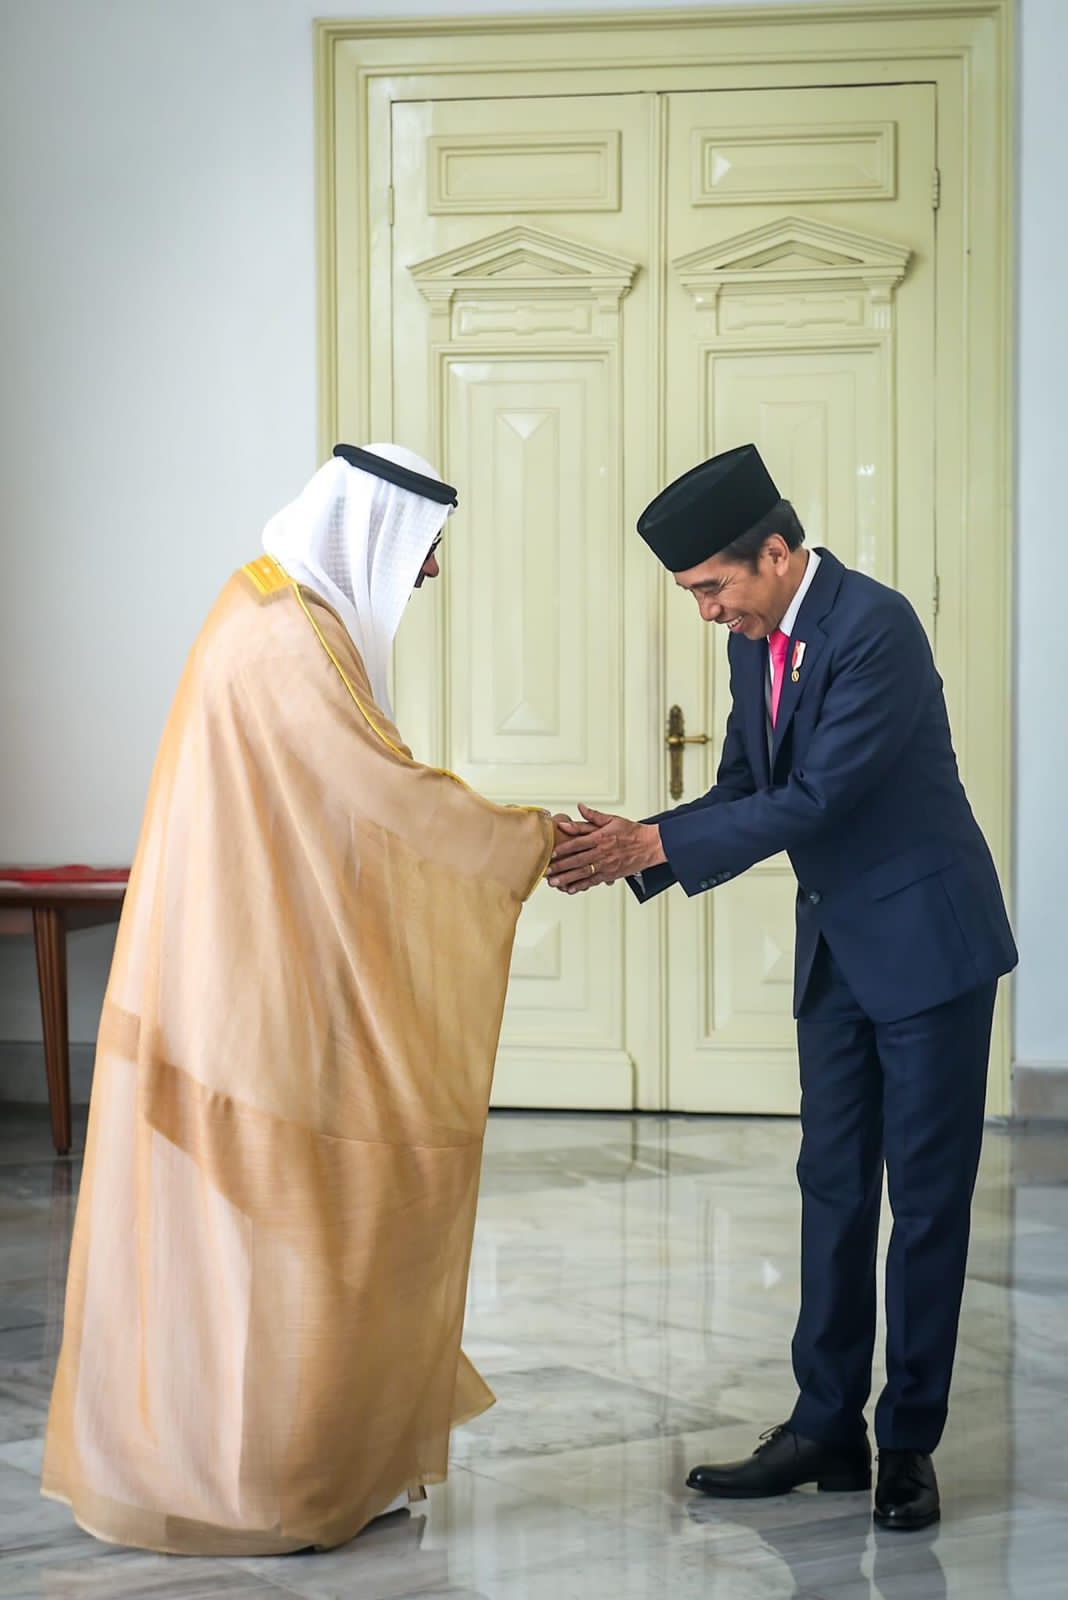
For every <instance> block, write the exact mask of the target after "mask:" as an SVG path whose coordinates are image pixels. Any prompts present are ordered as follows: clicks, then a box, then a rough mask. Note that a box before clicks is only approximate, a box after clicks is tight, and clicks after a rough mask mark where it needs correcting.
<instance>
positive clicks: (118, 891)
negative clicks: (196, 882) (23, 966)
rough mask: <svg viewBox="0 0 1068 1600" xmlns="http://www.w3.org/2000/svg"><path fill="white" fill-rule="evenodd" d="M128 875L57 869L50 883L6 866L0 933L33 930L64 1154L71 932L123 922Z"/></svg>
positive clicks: (57, 1135) (55, 1125)
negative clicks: (10, 875) (102, 876)
mask: <svg viewBox="0 0 1068 1600" xmlns="http://www.w3.org/2000/svg"><path fill="white" fill-rule="evenodd" d="M60 870H62V869H60ZM71 871H72V872H75V873H76V872H77V869H73V868H72V869H71ZM127 876H128V874H126V873H125V872H119V871H116V872H114V873H111V874H109V875H108V877H107V881H100V880H99V879H93V878H88V877H84V876H75V877H72V878H71V879H70V880H69V881H65V880H63V878H62V877H61V875H60V871H57V872H56V873H55V874H52V875H50V877H49V880H48V881H32V882H27V881H16V880H14V879H7V878H5V877H4V869H3V868H0V934H5V933H12V934H18V933H21V934H28V933H32V934H33V942H34V948H35V950H36V952H37V982H38V986H39V988H40V995H41V1025H42V1030H43V1033H44V1052H45V1073H46V1075H47V1078H48V1108H49V1112H50V1114H51V1118H52V1142H53V1143H54V1145H55V1147H56V1151H57V1152H58V1154H59V1155H66V1154H67V1152H68V1151H69V1150H70V1146H71V1124H70V1035H69V1031H68V1021H67V934H68V933H70V932H72V931H73V930H75V929H77V928H96V927H99V926H100V925H101V924H103V923H108V922H118V920H119V917H120V915H121V913H122V902H123V897H124V895H125V893H126V881H125V880H126V877H127Z"/></svg>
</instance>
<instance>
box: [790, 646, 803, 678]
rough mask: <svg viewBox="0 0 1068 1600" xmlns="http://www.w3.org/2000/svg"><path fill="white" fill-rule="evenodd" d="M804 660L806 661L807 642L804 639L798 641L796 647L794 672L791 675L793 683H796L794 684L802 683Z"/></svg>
mask: <svg viewBox="0 0 1068 1600" xmlns="http://www.w3.org/2000/svg"><path fill="white" fill-rule="evenodd" d="M804 659H805V641H804V639H798V641H797V643H796V644H795V645H794V660H793V670H792V672H791V673H790V678H791V681H792V682H794V683H798V682H800V679H801V663H802V661H804Z"/></svg>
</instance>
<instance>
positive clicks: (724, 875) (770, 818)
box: [660, 599, 937, 895]
mask: <svg viewBox="0 0 1068 1600" xmlns="http://www.w3.org/2000/svg"><path fill="white" fill-rule="evenodd" d="M933 681H937V673H936V672H935V669H934V663H933V660H932V657H931V649H930V645H929V644H928V642H927V636H926V634H925V633H924V632H923V629H922V627H921V625H920V622H919V619H918V618H917V616H916V614H915V612H914V611H913V610H912V609H911V607H910V606H908V605H907V604H906V603H902V602H901V601H900V600H891V599H888V600H887V602H886V603H884V604H883V605H882V606H881V607H880V608H879V609H878V611H876V612H875V613H869V614H868V616H867V617H866V618H865V627H864V631H863V632H858V634H857V635H856V636H854V637H850V638H848V639H847V640H846V641H845V642H844V644H843V645H842V647H841V649H840V653H839V658H838V660H837V661H836V663H835V665H834V668H833V673H832V677H831V679H830V682H829V684H828V687H827V692H826V695H825V697H824V701H823V705H822V707H821V710H820V715H819V720H818V722H817V724H816V727H815V730H814V732H813V736H812V739H811V741H810V743H809V746H808V749H807V751H806V753H805V761H804V764H803V765H802V766H797V767H795V768H794V769H793V770H792V771H791V773H790V776H789V778H788V779H787V781H786V783H784V784H782V785H780V786H778V787H776V788H769V789H761V790H759V791H754V792H752V793H750V794H748V795H744V796H739V797H732V798H731V799H730V800H729V801H728V803H727V804H726V805H722V806H717V807H716V810H715V812H710V811H708V810H707V809H697V808H695V809H692V810H689V811H688V812H687V813H686V814H684V815H679V814H675V815H671V816H668V817H666V818H665V819H664V820H663V821H662V822H661V825H660V837H661V839H662V840H663V844H664V850H665V852H666V854H667V858H668V863H669V866H670V870H671V872H672V874H673V878H674V880H675V881H677V882H678V883H680V884H681V885H682V887H683V889H684V890H685V891H686V893H687V894H689V895H694V894H699V893H700V892H701V891H702V890H703V889H712V888H715V887H716V886H717V885H718V884H720V883H725V882H726V881H727V880H728V879H729V878H733V877H737V875H738V874H739V873H741V872H745V871H746V870H747V868H749V867H751V866H754V865H755V864H756V862H758V861H764V860H766V859H767V858H768V857H769V856H773V855H777V854H778V853H779V851H781V850H790V849H792V848H794V847H795V846H799V845H803V844H804V843H805V842H806V841H808V840H809V839H812V838H813V837H815V836H818V835H819V834H821V833H825V832H827V830H829V829H831V828H834V827H835V826H836V825H837V824H838V822H839V821H840V820H841V819H842V818H843V817H845V816H847V815H848V814H849V813H850V812H851V811H852V810H854V808H855V807H856V806H858V805H860V804H861V803H862V802H863V800H864V797H865V795H867V794H868V793H869V792H870V791H871V790H873V789H875V788H876V787H877V786H878V785H879V784H880V783H881V782H882V780H883V778H884V777H885V776H886V774H887V773H888V772H889V771H890V770H891V769H892V767H893V766H894V764H895V763H896V762H897V761H899V760H900V759H901V758H902V757H903V756H904V754H905V752H906V750H907V749H908V745H909V741H910V739H911V737H912V734H913V732H914V730H915V728H916V725H917V722H918V720H919V717H920V715H921V713H922V710H923V707H924V704H925V701H926V699H927V696H928V695H929V693H930V689H931V684H932V682H933ZM714 792H715V791H713V793H714Z"/></svg>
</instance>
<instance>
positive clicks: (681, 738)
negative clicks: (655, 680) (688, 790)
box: [665, 706, 712, 800]
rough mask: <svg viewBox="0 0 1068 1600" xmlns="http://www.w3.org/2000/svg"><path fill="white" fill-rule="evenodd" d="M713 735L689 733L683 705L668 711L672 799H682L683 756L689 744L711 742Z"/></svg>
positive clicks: (669, 789)
mask: <svg viewBox="0 0 1068 1600" xmlns="http://www.w3.org/2000/svg"><path fill="white" fill-rule="evenodd" d="M711 742H712V736H711V734H708V733H687V732H686V718H685V717H684V716H683V714H682V707H681V706H672V708H671V710H670V711H669V712H668V720H667V739H666V740H665V743H666V744H667V749H668V793H669V794H670V796H671V798H672V800H681V799H682V756H683V751H684V750H685V749H686V746H687V745H688V744H711Z"/></svg>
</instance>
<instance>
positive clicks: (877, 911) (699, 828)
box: [630, 550, 1017, 1022]
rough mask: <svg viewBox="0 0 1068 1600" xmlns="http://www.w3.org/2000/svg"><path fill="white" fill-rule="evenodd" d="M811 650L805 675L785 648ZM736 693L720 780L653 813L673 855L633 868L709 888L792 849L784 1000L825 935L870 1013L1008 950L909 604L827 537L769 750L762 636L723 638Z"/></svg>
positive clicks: (954, 986)
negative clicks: (791, 921) (793, 920)
mask: <svg viewBox="0 0 1068 1600" xmlns="http://www.w3.org/2000/svg"><path fill="white" fill-rule="evenodd" d="M798 640H803V641H804V644H805V651H804V655H803V659H802V662H801V665H800V668H799V673H798V681H797V682H796V683H794V682H793V681H792V676H791V671H790V667H791V662H792V659H793V646H794V644H796V642H797V641H798ZM727 653H728V660H729V663H730V674H731V680H730V681H731V698H732V702H733V704H732V708H731V714H730V718H729V720H728V722H727V734H726V738H725V740H724V745H723V755H722V758H721V761H720V765H719V771H718V774H717V778H716V784H715V787H714V788H712V789H710V790H709V792H708V793H707V794H706V795H703V796H702V797H701V799H699V800H695V801H693V802H692V803H691V804H689V805H684V806H678V807H677V808H676V809H675V810H673V811H666V812H663V813H662V814H661V815H660V816H657V817H650V818H648V819H647V820H648V821H650V822H657V823H659V824H660V836H661V839H662V840H663V845H664V851H665V854H666V855H667V864H666V865H662V866H658V867H653V868H651V869H649V870H647V871H645V872H644V873H642V875H641V880H640V881H638V880H634V879H631V880H630V884H631V888H632V889H633V891H634V893H635V894H636V895H637V896H638V898H639V899H640V900H648V899H650V898H652V897H653V896H654V895H656V894H659V893H660V892H661V891H662V890H664V889H666V888H668V887H669V886H670V885H671V884H673V883H680V884H681V885H682V887H683V889H684V890H685V891H686V893H687V894H689V895H694V894H699V893H701V891H702V890H705V889H713V888H715V887H716V886H717V885H718V884H721V883H726V882H727V881H728V880H729V879H731V878H734V877H737V875H738V874H739V873H740V872H745V870H746V869H747V868H748V867H751V866H753V865H754V863H756V862H758V861H763V860H765V859H767V857H769V856H773V855H777V854H778V853H779V851H781V850H785V851H787V852H788V854H789V856H790V860H791V862H792V864H793V868H794V871H795V873H796V874H797V880H798V891H797V943H796V949H795V961H794V1014H795V1016H796V1015H797V1012H798V1010H799V1008H800V1006H801V1002H802V999H803V997H804V991H805V986H806V984H807V982H808V976H809V972H810V969H811V966H812V959H813V956H814V954H815V951H816V947H817V943H818V940H819V936H820V934H822V935H823V937H824V939H825V940H826V942H827V944H828V945H829V946H830V948H831V951H832V953H833V955H834V957H835V960H836V961H837V962H838V965H839V966H840V967H841V969H842V971H843V973H844V975H845V977H846V979H847V981H848V983H849V985H850V987H851V989H852V991H853V994H854V996H855V997H856V999H857V1000H858V1001H859V1003H860V1005H861V1006H862V1007H863V1008H864V1010H865V1011H866V1012H867V1013H868V1015H869V1016H870V1017H871V1018H873V1020H875V1021H876V1022H889V1021H893V1020H895V1019H897V1018H900V1017H907V1016H912V1015H914V1014H915V1013H916V1012H919V1011H926V1010H928V1009H930V1008H931V1007H933V1006H938V1005H942V1004H943V1003H944V1002H945V1001H947V1000H952V999H953V998H955V997H956V996H957V995H959V994H963V993H965V992H966V991H967V990H969V989H972V988H975V987H977V986H978V985H979V984H982V983H988V982H992V981H993V980H995V979H996V978H998V977H999V976H1001V974H1003V973H1006V972H1010V971H1011V970H1012V968H1013V967H1014V966H1015V965H1016V961H1017V954H1016V946H1015V944H1014V942H1013V937H1012V930H1011V929H1010V927H1009V920H1008V916H1007V915H1006V911H1005V903H1004V900H1003V898H1002V894H1001V886H1000V884H999V883H998V877H997V872H996V870H995V867H994V863H993V860H992V858H991V855H990V851H989V849H988V848H987V844H986V840H985V839H984V838H983V835H982V833H981V832H980V829H979V825H978V823H977V822H976V820H975V817H974V816H973V814H972V809H971V806H970V805H969V804H968V797H967V795H966V794H965V792H964V788H963V785H962V784H961V781H960V777H959V775H958V772H957V760H956V756H955V755H954V752H953V743H952V738H951V736H950V731H949V719H948V717H947V715H946V704H945V699H944V697H943V694H942V680H941V678H940V677H939V675H938V671H937V669H936V667H935V664H934V658H933V656H932V654H931V647H930V644H929V643H928V640H927V635H926V633H925V632H924V630H923V627H922V625H921V623H920V620H919V618H918V617H917V616H916V613H915V612H914V611H913V609H912V607H911V606H910V604H909V602H908V601H907V600H906V599H905V598H904V596H902V595H900V594H898V593H897V592H896V591H895V590H893V589H888V588H886V586H885V585H883V584H881V583H876V582H875V581H874V579H872V578H869V577H866V576H865V575H864V574H863V573H860V572H853V571H851V570H850V569H849V568H847V567H844V566H843V565H842V563H841V562H840V561H839V560H837V558H836V557H835V556H833V555H831V554H830V552H829V551H826V550H821V551H820V564H819V567H818V568H817V570H816V573H815V576H814V578H813V580H812V584H811V586H810V588H809V591H808V593H807V594H806V596H805V598H804V600H803V601H802V604H801V609H800V612H799V613H798V618H797V622H796V624H795V627H794V632H793V642H792V644H791V649H790V652H789V654H788V656H787V672H786V677H785V680H784V683H783V688H782V698H781V701H780V704H779V715H778V718H777V722H776V727H775V734H774V740H773V743H772V748H771V751H770V754H769V750H768V735H767V710H766V701H765V682H766V679H767V673H768V650H767V645H766V643H765V642H764V641H763V640H750V639H746V638H745V637H744V636H735V635H732V636H731V637H730V639H729V641H728V645H727Z"/></svg>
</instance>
